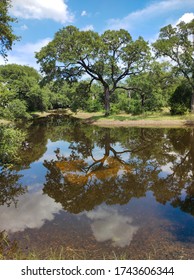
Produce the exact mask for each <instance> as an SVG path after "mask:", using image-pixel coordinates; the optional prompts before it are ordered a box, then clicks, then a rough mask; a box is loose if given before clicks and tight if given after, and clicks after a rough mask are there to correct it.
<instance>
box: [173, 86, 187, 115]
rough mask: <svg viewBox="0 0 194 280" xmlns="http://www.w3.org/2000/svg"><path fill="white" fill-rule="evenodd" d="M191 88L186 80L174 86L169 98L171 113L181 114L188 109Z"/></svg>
mask: <svg viewBox="0 0 194 280" xmlns="http://www.w3.org/2000/svg"><path fill="white" fill-rule="evenodd" d="M191 96H192V88H191V86H190V85H188V83H187V82H185V81H184V82H182V84H181V85H180V86H178V87H177V88H176V90H175V91H174V93H173V95H172V96H171V98H170V100H169V104H170V112H171V114H172V115H183V114H185V113H186V112H187V111H189V110H190V107H191V106H190V104H191Z"/></svg>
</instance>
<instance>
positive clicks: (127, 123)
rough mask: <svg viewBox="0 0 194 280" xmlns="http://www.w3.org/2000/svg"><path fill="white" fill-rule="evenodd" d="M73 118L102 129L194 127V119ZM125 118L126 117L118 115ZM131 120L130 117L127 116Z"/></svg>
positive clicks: (81, 115) (93, 115) (94, 115)
mask: <svg viewBox="0 0 194 280" xmlns="http://www.w3.org/2000/svg"><path fill="white" fill-rule="evenodd" d="M70 115H71V116H72V117H74V118H76V119H79V120H80V121H81V122H82V123H85V124H89V125H97V126H100V127H155V128H156V127H193V126H194V119H193V120H192V119H186V118H184V119H183V118H182V119H164V118H161V119H160V120H159V119H155V120H154V119H146V118H145V119H137V120H130V119H123V120H115V119H114V118H112V119H111V116H110V119H108V118H104V117H103V116H101V115H100V114H99V113H84V112H80V113H77V114H75V113H73V114H72V113H71V114H70ZM118 116H121V117H122V116H123V118H125V116H126V115H118ZM127 117H128V118H129V116H127Z"/></svg>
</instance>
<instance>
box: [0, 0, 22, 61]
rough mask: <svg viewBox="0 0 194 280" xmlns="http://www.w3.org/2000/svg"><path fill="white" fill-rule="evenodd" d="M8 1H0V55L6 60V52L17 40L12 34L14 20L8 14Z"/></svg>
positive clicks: (9, 3)
mask: <svg viewBox="0 0 194 280" xmlns="http://www.w3.org/2000/svg"><path fill="white" fill-rule="evenodd" d="M10 6H11V1H10V0H1V1H0V55H1V56H3V57H4V58H6V56H7V51H9V50H11V49H12V45H13V42H14V41H15V40H18V39H19V38H18V37H17V36H16V35H15V34H14V33H13V30H12V26H11V24H12V23H13V22H16V19H15V18H13V17H11V16H10V15H9V14H8V9H9V8H10Z"/></svg>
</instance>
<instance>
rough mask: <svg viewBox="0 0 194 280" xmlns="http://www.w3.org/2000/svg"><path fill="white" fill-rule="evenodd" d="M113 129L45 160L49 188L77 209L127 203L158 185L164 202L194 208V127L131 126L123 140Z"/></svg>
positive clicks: (46, 189)
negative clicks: (154, 127) (118, 140)
mask: <svg viewBox="0 0 194 280" xmlns="http://www.w3.org/2000/svg"><path fill="white" fill-rule="evenodd" d="M126 131H127V130H124V132H125V133H126ZM128 132H129V130H128ZM111 133H112V130H110V129H105V130H104V132H103V135H102V134H101V138H95V139H94V140H93V141H92V140H91V138H88V139H87V137H85V139H84V141H83V139H82V141H77V142H75V141H71V144H70V147H69V149H70V151H71V153H70V155H69V156H65V155H61V154H60V149H57V150H56V151H55V153H56V159H55V160H51V161H45V162H44V166H45V167H46V168H47V169H48V172H47V175H46V183H45V184H44V189H43V190H44V192H45V193H47V194H48V195H49V196H51V197H52V198H53V199H55V201H56V202H60V203H61V204H62V206H63V208H64V209H66V210H68V211H69V212H72V213H80V212H82V211H84V210H87V211H88V210H92V209H94V207H95V206H97V205H100V204H102V203H106V204H107V205H111V204H126V203H128V202H129V201H130V199H132V198H140V197H143V196H146V193H147V191H152V193H153V195H154V196H155V198H156V200H157V201H158V202H160V203H162V204H165V203H167V202H170V203H171V205H172V206H174V207H179V208H180V209H182V210H183V211H186V212H189V213H191V214H194V211H193V210H192V209H193V200H194V192H193V189H194V188H193V181H194V180H193V178H194V146H193V145H194V144H193V143H194V141H193V140H194V139H193V130H187V129H185V130H184V129H182V130H174V131H173V130H170V129H169V130H162V129H160V130H157V129H153V130H152V129H131V130H130V134H129V133H128V134H126V135H125V134H123V135H119V136H120V139H121V141H120V144H119V145H117V144H116V141H115V139H116V137H115V135H114V137H115V138H114V137H112V134H111ZM121 146H122V147H123V148H121ZM102 150H103V153H102ZM82 151H83V152H82ZM183 192H184V193H185V195H183Z"/></svg>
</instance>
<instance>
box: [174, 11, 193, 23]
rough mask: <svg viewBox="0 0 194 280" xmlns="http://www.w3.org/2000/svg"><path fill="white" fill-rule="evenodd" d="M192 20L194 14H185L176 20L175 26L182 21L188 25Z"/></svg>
mask: <svg viewBox="0 0 194 280" xmlns="http://www.w3.org/2000/svg"><path fill="white" fill-rule="evenodd" d="M193 19H194V13H185V14H184V15H183V16H182V17H180V18H179V19H178V21H177V22H176V24H179V23H180V22H181V21H184V22H185V23H189V22H190V21H192V20H193Z"/></svg>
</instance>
